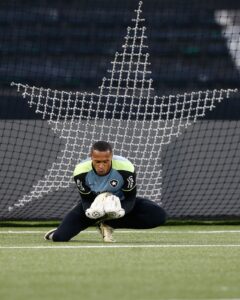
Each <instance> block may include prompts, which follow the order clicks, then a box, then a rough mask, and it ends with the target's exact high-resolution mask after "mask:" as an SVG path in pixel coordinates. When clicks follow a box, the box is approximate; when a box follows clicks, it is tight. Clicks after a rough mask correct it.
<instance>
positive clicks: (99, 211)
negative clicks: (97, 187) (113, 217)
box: [85, 193, 111, 219]
mask: <svg viewBox="0 0 240 300" xmlns="http://www.w3.org/2000/svg"><path fill="white" fill-rule="evenodd" d="M109 195H111V194H110V193H102V194H99V195H98V196H97V197H96V198H95V199H94V201H93V203H92V204H91V206H90V207H89V208H88V209H86V211H85V215H86V216H87V217H88V218H90V219H98V218H101V217H103V216H104V215H105V214H106V213H105V211H104V207H103V202H104V199H105V198H106V197H107V196H109Z"/></svg>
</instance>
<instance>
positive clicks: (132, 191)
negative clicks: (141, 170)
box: [121, 171, 137, 214]
mask: <svg viewBox="0 0 240 300" xmlns="http://www.w3.org/2000/svg"><path fill="white" fill-rule="evenodd" d="M122 175H123V176H124V185H123V187H122V192H123V195H124V199H122V200H121V206H122V208H123V209H124V210H125V213H126V214H127V213H129V212H130V211H131V210H132V209H133V207H134V205H135V202H136V195H137V186H136V173H135V172H134V173H131V172H126V171H125V172H124V173H123V174H122Z"/></svg>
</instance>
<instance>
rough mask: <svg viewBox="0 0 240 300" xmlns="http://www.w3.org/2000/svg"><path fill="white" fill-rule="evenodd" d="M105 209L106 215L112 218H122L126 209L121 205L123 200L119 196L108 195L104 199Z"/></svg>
mask: <svg viewBox="0 0 240 300" xmlns="http://www.w3.org/2000/svg"><path fill="white" fill-rule="evenodd" d="M103 209H104V211H105V213H106V215H107V216H108V217H109V218H111V219H118V218H122V217H123V216H124V215H125V210H124V209H123V208H122V206H121V201H120V199H119V198H118V197H117V196H114V195H108V196H107V197H106V198H105V199H104V201H103Z"/></svg>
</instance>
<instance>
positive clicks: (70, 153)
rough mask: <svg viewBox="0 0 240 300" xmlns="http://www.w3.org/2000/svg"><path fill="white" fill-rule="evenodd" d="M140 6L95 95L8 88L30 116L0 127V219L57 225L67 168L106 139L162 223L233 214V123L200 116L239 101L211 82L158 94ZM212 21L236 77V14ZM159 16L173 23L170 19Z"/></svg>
mask: <svg viewBox="0 0 240 300" xmlns="http://www.w3.org/2000/svg"><path fill="white" fill-rule="evenodd" d="M135 4H136V3H135ZM175 4H177V1H176V3H175ZM109 5H110V4H109ZM142 6H143V3H142V2H141V1H140V2H139V3H138V8H137V9H135V11H134V13H133V12H131V14H132V15H133V16H134V17H133V19H132V23H131V22H130V19H131V18H130V19H129V20H128V22H129V26H128V27H127V33H126V34H125V38H124V43H123V45H122V49H120V51H118V52H116V53H115V56H114V59H113V60H112V62H111V67H110V68H109V70H108V71H107V75H106V76H105V77H103V79H102V83H101V85H100V87H99V88H98V90H95V91H93V92H88V91H86V92H79V91H76V90H74V88H73V89H72V91H69V90H65V91H61V90H56V89H53V88H43V87H37V86H33V85H32V86H30V85H28V84H22V83H15V82H12V84H11V85H12V89H10V90H11V92H10V93H14V92H13V91H12V90H14V91H15V90H16V91H17V92H18V93H20V94H21V95H22V97H23V100H21V99H18V101H22V103H23V104H24V105H25V106H26V107H27V109H28V110H29V112H30V113H31V114H32V115H34V116H35V117H34V118H33V119H32V120H26V119H25V120H16V119H14V120H13V119H2V120H1V127H2V128H1V134H2V141H3V142H2V145H1V161H2V172H1V173H2V183H3V184H2V188H1V194H2V196H3V200H2V201H1V203H0V207H1V208H2V209H1V218H3V219H5V218H7V219H8V218H9V219H15V218H19V219H45V218H46V219H48V218H61V217H62V215H63V214H64V213H65V212H66V209H67V208H69V207H71V205H72V204H73V203H74V201H76V200H77V199H78V197H79V196H78V193H77V191H76V189H75V186H74V184H73V180H72V173H73V169H74V166H75V165H76V164H77V163H78V162H79V161H80V160H81V159H84V158H86V156H88V154H89V148H90V146H91V144H92V143H93V142H95V141H97V140H107V141H109V142H110V143H111V144H112V145H113V148H114V151H115V154H118V155H123V156H125V157H128V158H129V159H130V160H131V161H132V162H133V163H134V164H135V166H136V167H137V174H138V177H137V181H138V194H139V195H140V196H143V197H148V198H150V199H152V200H153V201H156V202H158V203H160V204H161V205H163V207H164V208H166V210H167V212H168V214H169V216H170V217H173V218H174V217H175V218H176V217H177V218H179V217H180V218H185V217H201V218H204V217H221V218H223V217H224V218H226V217H236V216H239V215H240V207H239V194H240V193H239V192H240V191H239V186H240V185H239V183H240V182H239V180H240V179H239V174H240V168H239V165H240V164H239V163H240V155H239V147H240V141H239V132H240V131H239V130H240V123H239V120H238V119H236V118H234V120H232V119H229V118H228V119H226V117H225V120H214V121H212V120H209V117H208V116H209V114H210V117H211V112H213V113H214V111H215V110H216V109H217V108H218V107H219V106H221V105H223V104H224V108H223V111H225V110H226V107H227V106H226V104H225V103H229V102H230V106H231V109H232V108H234V105H236V103H239V93H238V91H237V89H236V88H235V87H238V85H239V84H238V85H236V84H235V81H233V82H232V83H231V85H232V86H233V87H232V88H227V87H226V88H225V87H224V88H222V86H224V84H221V85H219V82H218V85H217V84H216V87H215V88H213V89H203V90H201V91H196V87H194V88H193V90H195V91H187V92H183V93H181V90H182V89H181V88H179V89H178V91H177V90H176V88H174V89H173V90H176V93H173V94H170V95H166V96H162V95H161V94H160V95H159V90H158V91H156V89H155V88H154V87H153V79H152V77H151V76H152V73H151V67H152V65H151V63H150V55H149V50H148V41H147V34H146V26H145V23H146V20H145V19H144V18H143V12H142ZM175 9H177V6H176V8H175ZM50 12H51V13H53V12H52V11H50ZM205 12H206V11H205ZM207 12H208V10H207ZM152 14H154V12H152ZM212 15H213V16H214V18H215V19H214V20H215V23H216V24H221V26H222V30H225V31H224V32H222V34H223V36H225V39H226V42H225V44H227V45H228V55H229V57H230V58H231V63H232V62H233V61H234V62H235V61H236V63H235V65H236V69H237V68H238V63H239V55H240V41H239V28H240V26H239V27H238V25H237V21H236V20H235V19H234V16H235V15H234V14H233V13H229V12H228V11H226V10H217V11H214V13H212ZM27 16H28V17H30V16H29V15H27ZM165 17H166V16H165ZM167 17H168V18H169V19H170V21H172V20H171V14H169V15H168V16H167ZM177 21H178V20H175V22H176V23H177ZM182 22H183V21H182ZM231 26H232V27H231ZM50 32H51V30H50V29H49V28H48V29H47V33H48V34H50ZM173 33H174V31H173ZM173 33H172V34H173ZM183 33H184V31H183ZM183 33H182V34H183ZM165 34H166V33H165ZM186 34H188V35H189V32H187V33H185V35H186ZM194 34H197V33H196V32H194ZM192 35H193V33H192ZM190 36H191V35H190ZM183 40H184V38H183ZM225 44H224V45H225ZM191 51H193V52H194V49H192V50H191ZM166 61H168V59H166ZM225 63H226V62H225ZM105 65H106V64H105ZM223 70H224V68H223ZM198 72H199V73H201V71H198ZM236 74H237V72H236ZM200 75H201V74H200ZM201 76H202V77H201ZM201 76H200V77H201V80H202V81H204V80H206V78H204V76H203V75H201ZM205 76H206V75H205ZM166 77H167V76H166ZM237 78H238V77H237ZM30 82H31V81H30ZM220 83H221V81H220ZM178 85H179V83H178V82H177V86H178ZM231 85H230V86H231ZM208 86H210V84H209V82H208ZM219 86H220V87H221V88H219ZM168 89H169V87H168ZM168 89H165V90H166V91H167V90H168ZM16 97H18V98H19V96H16ZM236 107H239V106H236ZM231 115H232V114H231ZM238 115H239V114H238ZM206 116H207V117H208V119H206ZM204 118H205V119H204ZM197 121H199V122H197Z"/></svg>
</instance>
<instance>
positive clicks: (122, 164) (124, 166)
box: [112, 159, 134, 173]
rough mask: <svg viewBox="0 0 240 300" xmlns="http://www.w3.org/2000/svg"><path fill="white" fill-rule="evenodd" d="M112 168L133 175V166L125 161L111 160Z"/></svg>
mask: <svg viewBox="0 0 240 300" xmlns="http://www.w3.org/2000/svg"><path fill="white" fill-rule="evenodd" d="M112 168H113V169H115V170H118V171H128V172H132V173H134V165H133V164H132V163H131V162H130V161H129V160H127V159H125V160H120V159H113V160H112Z"/></svg>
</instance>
